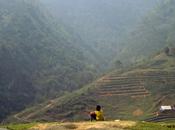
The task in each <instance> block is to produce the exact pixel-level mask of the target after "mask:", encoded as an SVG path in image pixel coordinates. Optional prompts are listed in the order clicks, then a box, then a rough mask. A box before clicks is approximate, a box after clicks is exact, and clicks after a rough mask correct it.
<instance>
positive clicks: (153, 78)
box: [9, 52, 175, 121]
mask: <svg viewBox="0 0 175 130" xmlns="http://www.w3.org/2000/svg"><path fill="white" fill-rule="evenodd" d="M174 69H175V56H172V55H171V56H169V54H168V55H167V54H166V53H164V52H161V53H159V54H157V55H155V56H154V57H152V58H151V59H150V60H149V61H148V62H147V63H144V64H142V65H140V66H136V67H134V68H130V69H128V70H121V71H116V72H115V71H113V72H112V73H109V74H107V75H105V76H103V77H102V78H101V79H98V80H97V81H95V82H94V83H92V84H90V85H88V86H86V87H84V88H82V89H80V90H78V91H75V92H74V93H72V94H68V95H65V96H63V97H61V98H57V99H54V100H51V101H48V102H45V103H43V104H40V105H37V106H35V107H32V108H29V109H26V110H25V111H23V112H21V113H19V114H16V115H15V116H13V118H9V119H10V120H11V121H13V120H15V121H17V120H18V121H34V120H37V121H38V120H39V121H60V120H71V121H73V120H88V112H90V111H91V110H93V109H94V107H95V105H96V104H101V105H102V106H103V110H104V112H105V117H106V119H107V120H111V119H146V118H149V117H152V116H154V115H155V113H156V111H158V109H159V107H160V106H161V105H173V104H175V102H174V98H175V90H174V83H175V71H174Z"/></svg>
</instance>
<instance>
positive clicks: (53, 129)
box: [30, 121, 136, 130]
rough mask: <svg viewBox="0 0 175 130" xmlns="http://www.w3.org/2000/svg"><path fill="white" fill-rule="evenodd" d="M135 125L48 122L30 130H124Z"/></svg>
mask: <svg viewBox="0 0 175 130" xmlns="http://www.w3.org/2000/svg"><path fill="white" fill-rule="evenodd" d="M135 125H136V123H135V122H132V121H116V122H115V121H113V122H112V121H110V122H80V123H50V124H49V123H48V124H38V125H37V126H35V127H33V128H31V129H30V130H73V129H74V130H124V129H125V128H129V127H132V126H135Z"/></svg>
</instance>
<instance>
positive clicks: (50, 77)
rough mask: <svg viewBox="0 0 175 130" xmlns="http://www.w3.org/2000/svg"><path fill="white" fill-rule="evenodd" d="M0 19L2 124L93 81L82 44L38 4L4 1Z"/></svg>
mask: <svg viewBox="0 0 175 130" xmlns="http://www.w3.org/2000/svg"><path fill="white" fill-rule="evenodd" d="M0 19H1V20H0V111H1V113H0V120H1V119H3V118H4V117H6V116H7V115H8V114H10V113H11V112H15V111H20V110H22V109H24V108H25V106H26V105H29V104H31V103H37V102H38V101H43V100H44V99H46V98H53V97H55V96H59V95H62V94H64V92H67V91H72V90H74V89H77V88H80V87H81V86H83V85H84V84H86V83H88V82H90V81H91V80H92V79H93V77H94V73H96V71H95V70H93V64H91V63H90V62H88V58H87V57H85V56H84V54H83V52H82V51H81V50H80V49H79V48H78V46H77V45H79V43H78V42H82V41H81V39H79V38H78V36H75V35H72V34H71V33H70V32H69V31H67V30H66V28H65V27H64V25H62V24H61V23H58V22H57V23H56V22H55V21H54V19H53V18H52V17H51V16H50V15H49V13H48V12H47V11H46V9H45V8H44V7H43V6H42V4H41V3H40V2H38V1H36V0H30V1H27V0H1V1H0ZM74 36H75V37H74ZM82 48H83V46H82ZM92 70H93V71H92Z"/></svg>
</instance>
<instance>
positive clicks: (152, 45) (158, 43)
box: [117, 0, 175, 62]
mask: <svg viewBox="0 0 175 130" xmlns="http://www.w3.org/2000/svg"><path fill="white" fill-rule="evenodd" d="M174 7H175V1H174V0H166V1H163V2H162V3H161V4H159V5H158V6H157V7H156V8H155V9H154V10H153V11H151V12H150V13H149V14H148V15H147V16H146V17H145V18H144V19H143V20H142V22H141V23H140V24H138V26H137V27H136V29H135V30H134V31H132V33H131V34H130V35H129V36H128V38H127V39H126V41H125V42H124V44H125V45H124V46H125V47H123V49H122V50H121V53H120V54H119V55H117V58H119V59H121V60H123V61H125V62H135V61H138V60H143V59H144V58H147V57H148V56H150V55H152V54H153V53H155V52H156V51H159V50H160V49H161V48H164V47H166V46H175V37H174V34H175V32H174V23H175V17H174V16H175V8H174Z"/></svg>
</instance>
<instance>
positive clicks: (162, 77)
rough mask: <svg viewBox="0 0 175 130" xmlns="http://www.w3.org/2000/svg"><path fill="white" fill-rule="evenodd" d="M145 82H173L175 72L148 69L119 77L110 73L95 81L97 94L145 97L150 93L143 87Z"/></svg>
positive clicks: (174, 82)
mask: <svg viewBox="0 0 175 130" xmlns="http://www.w3.org/2000/svg"><path fill="white" fill-rule="evenodd" d="M147 82H153V83H166V84H175V73H168V72H166V71H161V72H158V71H157V72H152V71H150V72H145V73H144V72H143V73H137V74H129V75H127V76H120V77H119V76H118V75H116V74H111V75H109V76H106V77H104V78H103V79H102V80H100V81H99V82H97V84H96V86H97V88H98V90H97V91H98V92H97V95H99V96H130V97H146V96H148V95H150V94H151V92H149V91H148V90H147V89H146V87H145V83H147Z"/></svg>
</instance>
